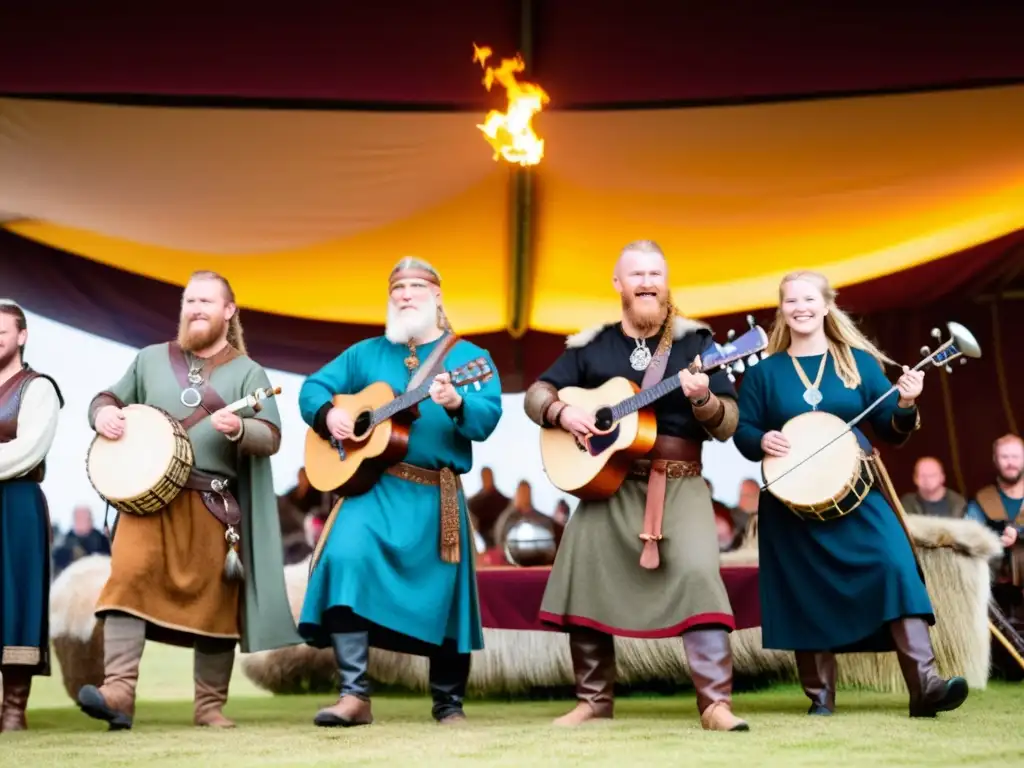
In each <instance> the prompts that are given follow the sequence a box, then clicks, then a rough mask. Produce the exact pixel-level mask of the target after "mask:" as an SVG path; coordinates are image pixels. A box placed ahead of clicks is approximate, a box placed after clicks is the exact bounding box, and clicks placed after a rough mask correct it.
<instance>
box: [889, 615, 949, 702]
mask: <svg viewBox="0 0 1024 768" xmlns="http://www.w3.org/2000/svg"><path fill="white" fill-rule="evenodd" d="M890 627H891V631H892V638H893V641H894V642H895V644H896V656H897V658H898V659H899V662H900V670H901V671H902V672H903V679H904V680H905V681H906V683H907V690H908V691H909V692H910V716H911V717H935V715H936V714H937V713H939V712H948V711H950V710H953V709H956V708H957V707H959V706H960V705H961V704H963V703H964V701H965V700H966V699H967V693H968V689H967V681H966V680H964V679H963V678H962V677H953V678H950V679H949V680H946V679H944V678H942V677H940V676H939V673H938V669H937V666H936V664H935V653H934V651H933V650H932V640H931V637H930V636H929V634H928V625H927V624H926V623H925V622H924V621H923V620H922V619H918V618H904V619H898V620H896V621H894V622H893V623H892V624H891V625H890Z"/></svg>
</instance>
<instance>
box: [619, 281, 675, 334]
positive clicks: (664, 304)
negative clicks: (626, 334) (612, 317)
mask: <svg viewBox="0 0 1024 768" xmlns="http://www.w3.org/2000/svg"><path fill="white" fill-rule="evenodd" d="M655 291H656V294H657V295H656V298H657V305H655V306H649V305H646V304H645V305H644V306H643V307H642V308H638V307H636V306H635V305H636V301H637V298H636V294H635V293H624V294H622V311H623V313H625V315H626V319H627V320H629V322H630V323H631V324H632V325H633V326H634V327H635V328H636V329H637V330H638V331H640V332H641V333H642V334H644V335H645V336H648V335H650V334H651V333H653V332H654V331H656V330H658V329H659V328H661V326H662V325H663V324H664V323H665V318H667V317H668V304H669V295H668V291H666V290H665V289H664V288H656V289H655Z"/></svg>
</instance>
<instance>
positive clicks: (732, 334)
mask: <svg viewBox="0 0 1024 768" xmlns="http://www.w3.org/2000/svg"><path fill="white" fill-rule="evenodd" d="M725 338H726V340H728V341H732V340H733V339H735V338H736V330H735V329H733V328H730V329H729V332H728V333H727V334H725Z"/></svg>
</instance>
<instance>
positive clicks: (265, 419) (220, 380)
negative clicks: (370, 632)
mask: <svg viewBox="0 0 1024 768" xmlns="http://www.w3.org/2000/svg"><path fill="white" fill-rule="evenodd" d="M269 386H270V382H269V380H268V379H267V374H266V372H265V371H264V370H263V368H262V367H261V366H260V365H259V364H258V363H256V362H255V361H254V360H252V359H251V358H249V357H248V356H247V355H246V348H245V343H244V341H243V338H242V326H241V323H240V322H239V317H238V308H237V306H236V305H235V297H234V293H233V292H232V290H231V287H230V285H229V284H228V282H227V280H225V279H224V278H223V277H221V276H219V275H217V274H215V273H213V272H197V273H195V274H194V275H193V276H192V278H191V279H190V280H189V283H188V285H186V286H185V291H184V294H183V296H182V302H181V317H180V321H179V327H178V338H177V341H175V342H170V343H162V344H155V345H152V346H149V347H146V348H144V349H142V350H141V351H140V352H139V353H138V354H137V355H136V357H135V359H134V360H133V361H132V364H131V366H130V367H129V368H128V370H127V372H126V373H125V374H124V376H123V377H122V378H121V379H120V381H118V382H117V383H116V384H114V385H113V386H112V387H111V388H110V389H109V390H107V391H105V392H101V393H100V394H98V395H96V397H95V398H93V400H92V403H91V404H90V406H89V423H90V425H92V426H93V427H94V428H95V430H96V432H97V433H98V434H99V435H101V436H102V437H103V438H106V439H107V440H111V441H118V442H120V441H128V444H129V446H130V447H131V449H132V450H131V453H130V454H128V457H131V456H134V455H137V456H138V457H139V458H138V461H139V462H140V463H139V464H137V465H136V473H135V475H133V469H132V466H131V463H130V462H129V461H124V463H121V464H120V465H119V466H118V467H115V468H114V470H115V471H116V478H120V479H119V480H118V482H119V486H118V488H117V490H118V491H119V492H120V493H119V494H118V495H119V496H120V497H121V498H124V496H125V495H126V493H125V492H124V489H125V487H131V486H132V482H133V477H135V476H137V475H138V474H140V473H141V469H140V468H141V467H142V466H143V465H146V466H149V465H150V464H151V463H152V462H153V461H166V463H168V465H170V464H171V459H172V453H173V451H172V448H173V446H172V443H171V441H170V438H166V439H165V437H164V435H165V433H164V432H157V431H154V432H153V433H152V434H149V433H147V432H146V431H145V430H146V429H147V427H148V426H149V425H148V424H147V423H146V422H145V421H135V420H134V418H135V417H134V416H133V414H132V409H131V408H127V409H126V406H132V405H134V404H142V405H146V406H153V407H154V408H157V409H162V411H163V412H164V413H165V415H166V417H167V419H168V420H171V419H173V420H178V421H179V422H180V423H181V427H183V428H184V430H185V431H186V432H187V435H188V441H189V442H191V447H192V452H193V454H194V457H195V459H194V468H193V470H192V471H191V473H190V474H189V476H188V479H187V481H186V482H185V488H184V489H182V490H181V491H180V492H178V493H177V495H176V496H174V497H173V498H172V499H171V500H170V501H169V502H168V503H166V504H163V505H162V506H159V507H158V508H156V509H155V510H153V509H149V510H146V511H145V513H128V512H124V511H122V512H121V513H120V514H119V516H118V519H117V522H116V524H115V526H114V532H113V541H112V548H111V570H110V578H109V579H108V581H107V583H106V585H105V587H104V589H103V591H102V593H101V594H100V597H99V599H98V601H97V605H96V615H97V617H99V618H103V619H105V624H104V630H103V639H104V657H105V673H106V674H105V678H104V681H103V685H101V686H100V687H99V688H96V687H94V686H92V685H86V686H84V687H83V688H82V689H81V691H79V694H78V703H79V706H80V707H81V709H82V710H83V711H84V712H85V713H86V714H87V715H89V716H90V717H94V718H96V719H99V720H105V721H107V722H108V723H110V727H111V729H112V730H115V729H126V728H131V726H132V720H133V717H134V712H135V690H136V683H137V681H138V673H139V661H140V659H141V658H142V652H143V647H144V644H145V642H146V640H147V639H149V640H154V641H157V642H163V643H169V644H172V645H179V646H185V647H192V648H194V653H195V668H194V682H195V703H194V718H193V719H194V723H195V724H196V725H200V726H214V727H231V726H233V725H234V724H233V723H232V722H231V721H230V720H228V719H227V718H226V717H225V716H224V715H223V713H222V708H223V706H224V704H225V702H226V701H227V696H228V685H229V683H230V680H231V672H232V669H233V665H234V658H235V645H236V643H238V641H239V640H241V646H242V651H243V652H245V653H248V652H253V651H259V650H267V649H272V648H278V647H281V646H286V645H294V644H296V643H299V642H301V639H300V638H299V637H298V635H297V633H296V631H295V624H294V622H293V620H292V616H291V610H290V609H289V606H288V601H287V598H286V595H285V585H284V570H283V569H284V561H283V550H282V547H281V531H280V526H279V523H278V515H277V498H276V496H275V495H274V485H273V479H272V476H271V469H270V458H269V457H270V456H271V455H273V454H274V453H276V452H277V449H278V446H279V445H280V440H281V436H280V428H281V420H280V415H279V413H278V409H277V406H276V404H275V401H274V400H267V401H265V403H264V404H262V408H261V410H260V411H259V413H258V414H257V413H256V412H255V411H254V410H253V409H252V408H247V409H245V410H243V411H241V412H240V413H239V414H236V413H232V412H231V411H229V410H228V409H227V408H226V403H228V402H234V401H236V400H239V399H241V398H243V397H245V396H247V395H250V394H252V393H253V392H254V390H256V389H258V388H264V387H269ZM200 401H201V402H200ZM123 409H124V410H123ZM151 413H157V412H155V411H153V412H151ZM166 434H167V435H170V430H167V432H166ZM179 439H180V438H179ZM97 442H100V441H99V440H98V441H97ZM97 447H98V445H97V444H94V446H93V449H96V448H97ZM121 455H123V454H121ZM96 460H97V459H96V458H95V457H91V458H90V461H92V462H95V461H96ZM102 469H104V473H103V474H104V476H106V475H107V470H109V469H110V468H102ZM91 477H92V475H91ZM108 480H109V478H108ZM94 482H95V480H94ZM97 490H100V489H97ZM104 490H106V488H104ZM137 490H138V494H137V495H138V496H139V497H140V498H143V497H144V494H145V492H146V491H147V489H144V488H140V489H137ZM100 492H101V493H102V490H101V491H100ZM234 532H237V533H238V534H239V535H240V536H241V540H240V542H239V544H240V547H239V548H240V556H241V566H242V573H237V572H235V569H233V568H229V567H228V565H229V564H230V562H231V559H230V557H229V554H231V553H233V551H234V550H233V548H229V541H228V539H229V538H232V539H233V536H232V535H230V534H232V533H234ZM235 562H236V564H237V561H235Z"/></svg>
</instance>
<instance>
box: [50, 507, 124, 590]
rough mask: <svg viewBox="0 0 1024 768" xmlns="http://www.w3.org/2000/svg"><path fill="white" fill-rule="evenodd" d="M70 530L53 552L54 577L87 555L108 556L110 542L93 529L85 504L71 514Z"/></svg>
mask: <svg viewBox="0 0 1024 768" xmlns="http://www.w3.org/2000/svg"><path fill="white" fill-rule="evenodd" d="M72 516H73V523H72V527H71V530H70V531H68V532H67V534H66V535H65V536H64V541H63V542H61V544H60V546H59V547H57V548H56V549H54V551H53V570H54V576H57V574H59V573H60V572H61V571H63V570H64V569H65V568H67V567H68V566H69V565H71V564H72V563H73V562H75V560H78V559H80V558H83V557H86V556H87V555H109V554H110V541H109V540H108V539H107V537H106V536H104V535H103V533H102V531H99V530H97V529H96V528H95V526H94V524H93V520H92V510H91V509H90V508H89V506H88V505H87V504H79V505H78V506H77V507H75V509H74V512H73V513H72Z"/></svg>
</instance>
